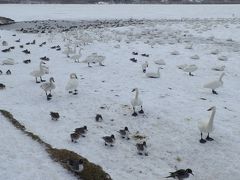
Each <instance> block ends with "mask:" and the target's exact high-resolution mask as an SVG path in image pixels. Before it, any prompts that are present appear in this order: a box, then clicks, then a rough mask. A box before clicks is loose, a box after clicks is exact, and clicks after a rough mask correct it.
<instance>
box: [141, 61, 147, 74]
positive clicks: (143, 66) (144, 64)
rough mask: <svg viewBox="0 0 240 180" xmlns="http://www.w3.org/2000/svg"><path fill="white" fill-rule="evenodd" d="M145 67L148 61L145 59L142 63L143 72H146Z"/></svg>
mask: <svg viewBox="0 0 240 180" xmlns="http://www.w3.org/2000/svg"><path fill="white" fill-rule="evenodd" d="M147 67H148V62H147V61H145V63H143V64H142V71H143V73H145V72H146V69H147Z"/></svg>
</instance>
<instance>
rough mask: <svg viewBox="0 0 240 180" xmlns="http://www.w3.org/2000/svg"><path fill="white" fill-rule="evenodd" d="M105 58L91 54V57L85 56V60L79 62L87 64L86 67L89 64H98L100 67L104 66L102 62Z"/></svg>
mask: <svg viewBox="0 0 240 180" xmlns="http://www.w3.org/2000/svg"><path fill="white" fill-rule="evenodd" d="M105 58H106V57H105V56H100V55H98V54H97V53H92V54H91V55H89V56H87V57H86V59H85V60H83V61H81V62H82V63H87V64H88V67H92V66H90V63H99V65H100V66H104V65H103V64H102V62H103V61H104V60H105Z"/></svg>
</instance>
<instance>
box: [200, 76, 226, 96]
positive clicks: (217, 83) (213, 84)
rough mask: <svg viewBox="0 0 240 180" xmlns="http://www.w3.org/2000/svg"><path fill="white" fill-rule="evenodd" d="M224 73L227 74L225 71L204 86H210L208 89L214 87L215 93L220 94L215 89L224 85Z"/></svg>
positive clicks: (213, 91)
mask: <svg viewBox="0 0 240 180" xmlns="http://www.w3.org/2000/svg"><path fill="white" fill-rule="evenodd" d="M224 75H225V73H224V72H223V73H222V74H221V76H220V77H219V79H218V80H215V81H211V82H209V83H207V84H205V85H204V86H203V87H204V88H208V89H212V93H213V94H218V93H217V92H216V90H215V89H217V88H219V87H221V86H222V85H223V81H222V78H223V76H224Z"/></svg>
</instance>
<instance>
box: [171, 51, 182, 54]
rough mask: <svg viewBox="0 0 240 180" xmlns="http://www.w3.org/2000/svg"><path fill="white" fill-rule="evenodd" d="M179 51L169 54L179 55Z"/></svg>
mask: <svg viewBox="0 0 240 180" xmlns="http://www.w3.org/2000/svg"><path fill="white" fill-rule="evenodd" d="M179 54H180V53H179V52H178V51H173V52H171V55H179Z"/></svg>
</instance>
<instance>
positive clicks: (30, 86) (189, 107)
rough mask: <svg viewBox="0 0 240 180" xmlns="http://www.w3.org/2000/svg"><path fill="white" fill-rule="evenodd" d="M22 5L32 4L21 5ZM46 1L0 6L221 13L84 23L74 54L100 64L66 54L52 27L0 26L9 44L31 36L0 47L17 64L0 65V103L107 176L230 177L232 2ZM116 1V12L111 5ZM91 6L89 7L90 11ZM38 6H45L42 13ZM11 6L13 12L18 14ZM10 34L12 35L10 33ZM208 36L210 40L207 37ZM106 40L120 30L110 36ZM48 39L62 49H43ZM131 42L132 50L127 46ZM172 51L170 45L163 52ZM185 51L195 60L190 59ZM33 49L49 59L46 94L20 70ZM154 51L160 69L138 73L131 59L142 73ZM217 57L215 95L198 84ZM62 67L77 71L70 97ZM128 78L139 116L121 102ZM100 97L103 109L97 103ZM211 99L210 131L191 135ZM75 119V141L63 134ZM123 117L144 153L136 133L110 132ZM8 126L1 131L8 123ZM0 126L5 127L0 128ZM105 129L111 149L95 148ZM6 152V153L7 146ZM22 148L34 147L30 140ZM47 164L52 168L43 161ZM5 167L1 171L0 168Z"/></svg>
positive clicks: (28, 15)
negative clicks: (153, 75) (55, 117)
mask: <svg viewBox="0 0 240 180" xmlns="http://www.w3.org/2000/svg"><path fill="white" fill-rule="evenodd" d="M29 6H31V7H32V8H31V10H29V12H27V10H26V9H27V8H29ZM17 7H21V8H17ZM51 7H53V5H3V6H0V12H1V13H3V15H4V16H8V17H10V18H13V19H16V20H17V21H22V20H32V19H48V18H52V19H63V18H64V19H71V20H73V19H75V20H76V19H87V20H89V19H96V18H99V19H101V18H119V19H121V18H129V17H134V18H143V17H144V18H150V19H160V18H168V19H172V18H173V19H175V18H177V19H179V18H182V17H185V18H190V17H194V18H199V17H201V18H218V17H219V18H223V19H221V20H220V19H208V20H206V19H205V20H192V19H188V20H183V21H181V20H174V21H165V20H155V21H144V22H145V23H144V24H143V25H135V26H127V25H126V26H124V27H114V28H104V29H98V30H95V29H92V30H91V29H87V30H84V32H85V33H88V34H89V35H90V36H91V37H93V43H90V44H89V45H86V46H83V50H82V51H81V53H82V57H81V58H80V61H82V60H84V59H85V58H86V57H87V56H88V55H90V54H91V53H94V52H96V53H98V54H100V55H104V56H105V57H106V59H105V61H104V64H105V65H106V66H105V67H102V66H99V65H98V64H93V67H92V68H89V67H87V64H85V63H74V62H73V60H71V59H68V58H67V57H66V55H64V54H63V53H62V51H63V50H64V44H65V43H67V42H64V41H63V39H62V35H61V34H60V33H57V34H56V35H55V36H54V38H53V40H52V42H50V41H48V39H49V37H50V35H42V36H41V37H39V36H38V35H37V34H22V33H20V32H15V31H13V30H11V31H10V30H1V31H0V36H1V37H2V38H1V39H0V40H1V41H2V40H7V41H8V43H9V45H14V44H16V43H15V40H16V39H19V38H20V39H21V43H19V44H25V43H26V42H29V41H32V40H33V39H36V42H37V43H36V45H30V46H25V48H28V49H29V50H30V51H31V54H30V55H25V54H24V53H22V52H21V51H22V50H23V49H20V48H18V45H19V44H17V45H16V48H15V50H13V51H11V52H10V53H1V54H0V60H4V59H6V58H13V59H14V60H15V62H17V63H18V64H15V65H13V66H0V69H1V70H2V71H3V72H4V73H5V72H6V71H7V70H8V69H11V71H12V75H11V76H7V75H5V74H3V75H1V76H0V83H4V84H5V85H6V89H5V90H1V92H0V99H1V105H0V108H1V109H6V110H9V111H10V112H12V113H13V115H14V116H15V117H16V119H18V120H19V121H20V122H22V123H24V125H25V126H26V127H27V129H30V130H31V131H33V132H34V133H36V134H38V135H39V136H40V137H41V138H43V140H45V141H46V142H47V143H50V144H52V145H53V146H54V147H57V148H67V149H69V150H73V151H75V152H77V153H79V154H81V155H83V156H85V157H86V158H88V159H89V160H90V161H92V162H94V163H96V164H99V165H101V166H102V167H103V169H104V170H105V171H106V172H107V173H109V174H110V175H111V177H112V178H113V179H114V180H122V179H131V180H145V179H150V180H159V179H164V178H163V177H166V176H167V175H168V172H169V171H173V170H174V168H175V166H177V168H191V169H192V170H193V173H194V176H191V177H190V178H189V179H191V180H194V179H195V180H206V179H209V180H210V179H218V180H226V179H229V176H231V180H238V179H239V176H240V172H239V170H238V167H239V162H240V157H239V149H240V145H239V144H240V142H239V136H240V131H239V126H240V121H239V120H238V119H239V115H240V114H239V101H240V96H239V84H238V81H239V67H240V61H239V55H240V53H239V52H235V50H236V49H239V48H240V44H239V43H240V38H239V37H240V36H239V23H240V19H238V18H232V19H229V18H230V17H231V16H232V13H235V16H239V14H238V13H239V11H237V9H238V8H239V6H238V5H226V6H223V5H209V6H206V5H205V6H202V5H201V6H192V5H189V6H187V7H188V8H186V6H175V5H174V6H172V5H169V6H158V5H154V6H153V5H147V6H142V5H119V6H117V5H106V6H97V5H79V6H78V5H76V6H75V5H74V6H73V5H66V6H64V5H56V6H55V7H56V8H51ZM96 7H97V8H96ZM107 7H109V9H108V8H107ZM123 7H124V8H123ZM133 7H134V8H135V7H136V9H135V10H136V11H135V10H134V11H133V10H131V11H130V9H134V8H133ZM213 7H215V8H213ZM16 8H17V9H18V11H17V13H10V12H9V10H10V9H12V10H14V9H16ZM122 8H123V9H124V11H116V9H122ZM143 8H144V9H143ZM185 8H186V9H185ZM203 8H204V13H202V11H203ZM106 9H107V10H106ZM183 9H184V10H183ZM210 9H211V11H210ZM2 10H3V11H2ZM45 10H49V11H45ZM93 10H96V11H95V12H94V13H93ZM180 10H181V11H180ZM43 11H44V12H46V13H44V14H43V13H42V12H43ZM150 11H151V13H149V12H150ZM21 12H24V13H21ZM126 12H130V13H126ZM140 12H141V13H140ZM198 12H201V13H198ZM205 12H206V13H205ZM19 13H20V14H21V15H23V16H19ZM59 13H62V14H59ZM40 14H41V16H39V17H38V15H40ZM225 18H227V19H225ZM79 33H81V32H79ZM12 34H16V37H14V36H12ZM213 35H214V39H213V40H212V41H210V40H207V39H208V38H209V37H210V36H213ZM101 37H104V38H103V39H101ZM229 38H232V39H233V42H229V41H227V39H229ZM72 39H74V38H72ZM116 39H117V40H119V39H120V42H118V41H117V40H116ZM100 40H101V41H100ZM44 41H47V45H46V46H43V47H42V48H39V46H38V45H39V44H41V43H42V42H44ZM128 42H129V43H128ZM190 43H192V44H193V49H185V46H186V45H188V44H190ZM58 44H59V45H60V46H61V47H62V51H60V52H58V51H55V50H53V49H50V47H51V46H54V45H58ZM117 45H118V46H117ZM114 47H119V48H114ZM4 48H5V47H1V49H4ZM215 49H219V50H220V52H219V56H222V55H224V56H227V57H228V61H219V60H218V55H212V54H211V51H213V50H215ZM133 51H134V52H138V53H139V55H137V56H134V55H132V52H133ZM173 51H178V52H179V53H180V54H179V55H171V52H173ZM142 53H146V54H149V55H150V57H148V58H147V57H143V56H141V55H140V54H142ZM195 54H197V55H198V56H199V57H200V59H197V60H196V59H191V56H193V55H195ZM43 56H47V57H49V58H50V61H49V62H47V65H48V66H49V71H50V72H49V74H48V75H45V76H44V77H43V79H49V77H54V79H55V82H56V83H55V84H56V89H55V90H54V91H53V92H52V95H53V98H52V100H50V101H47V100H46V96H45V93H44V92H43V90H42V89H41V88H40V85H39V84H36V83H35V79H34V78H33V77H32V76H31V75H30V74H29V73H30V72H31V71H32V70H34V69H36V67H38V66H39V61H40V60H39V58H40V57H43ZM132 57H135V58H136V59H137V60H138V62H137V63H133V62H131V61H130V60H129V59H130V58H132ZM25 59H31V60H32V63H30V64H24V63H22V61H23V60H25ZM159 59H163V60H164V61H165V62H166V65H165V66H164V67H163V69H160V74H161V77H160V78H158V79H149V78H147V77H146V76H145V74H143V73H142V69H141V64H142V63H144V62H145V61H148V62H149V68H148V69H147V72H150V71H152V70H153V71H154V72H155V71H156V69H157V67H158V65H156V64H155V63H154V61H156V60H159ZM181 64H196V65H197V67H198V70H197V71H195V72H194V75H195V76H193V77H190V76H189V75H188V74H187V73H185V72H183V71H182V70H179V69H178V68H177V66H178V65H181ZM217 65H225V66H226V70H225V73H226V76H225V77H224V78H223V82H224V85H223V87H221V88H219V89H218V90H217V91H218V93H219V95H213V94H211V91H210V90H208V89H204V88H203V85H204V84H205V83H206V82H209V81H210V80H214V79H216V78H218V77H219V75H220V74H221V72H217V71H213V70H211V68H212V67H215V66H217ZM70 73H76V74H77V76H78V79H79V89H78V93H79V94H78V95H77V96H73V95H69V94H68V93H67V92H66V91H65V85H66V83H67V81H68V79H69V74H70ZM136 87H137V88H139V90H140V92H139V97H140V98H141V100H142V101H143V110H144V111H145V115H139V116H137V117H132V116H131V114H132V109H131V106H130V101H131V99H132V98H133V97H134V94H133V93H132V92H131V91H132V89H133V88H136ZM201 98H202V99H203V98H204V99H206V100H202V99H201ZM102 106H103V107H105V108H104V109H102V108H100V107H102ZM211 106H216V107H217V110H216V116H215V119H214V126H215V130H214V131H213V133H212V134H210V136H211V137H212V138H214V139H215V140H214V141H213V142H207V143H206V144H200V143H199V139H200V132H199V130H198V127H197V125H198V121H199V120H202V119H203V120H204V119H206V120H207V119H208V118H209V116H210V114H209V112H207V111H206V110H207V109H208V108H209V107H211ZM50 111H53V112H59V114H60V119H59V121H57V122H55V121H51V118H50V115H49V113H50ZM97 113H99V114H101V115H102V116H103V122H95V119H94V118H95V115H96V114H97ZM84 125H86V126H87V127H88V133H87V135H86V137H85V138H80V140H79V142H78V143H72V142H71V140H70V134H71V133H72V132H73V130H74V129H75V128H78V127H82V126H84ZM125 126H127V127H128V128H129V131H130V132H131V133H132V134H131V135H133V134H134V133H135V132H137V131H139V132H140V133H141V134H143V135H145V136H146V137H147V138H146V142H147V146H148V153H149V156H147V157H146V156H139V155H138V154H137V149H136V147H135V144H136V143H137V142H138V141H136V140H134V139H133V138H131V140H129V141H126V140H124V139H121V138H120V136H119V134H118V133H117V131H118V130H120V129H122V128H124V127H125ZM8 129H9V131H10V128H8ZM5 131H6V132H5V133H8V132H7V129H5ZM111 134H114V135H115V137H116V144H115V146H114V147H112V148H111V147H105V146H104V142H103V140H102V137H103V136H109V135H111ZM204 136H205V135H204ZM19 141H20V142H21V141H24V142H25V140H19ZM12 151H13V152H16V150H14V149H13V150H12ZM29 151H30V152H32V151H33V152H34V149H30V150H29ZM35 151H36V150H35ZM37 151H39V149H37ZM5 158H6V157H5ZM45 159H46V158H45ZM177 159H179V160H180V161H178V160H177ZM33 163H35V162H33ZM0 165H1V166H2V165H3V164H2V163H0ZM51 167H52V168H53V167H54V168H56V167H55V166H52V165H51ZM50 170H51V169H49V171H50ZM64 172H65V171H64V170H62V171H61V173H64ZM10 176H11V175H10V174H9V171H8V173H7V175H6V177H10ZM26 176H27V175H26ZM63 177H64V176H63ZM50 179H51V178H50Z"/></svg>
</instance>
